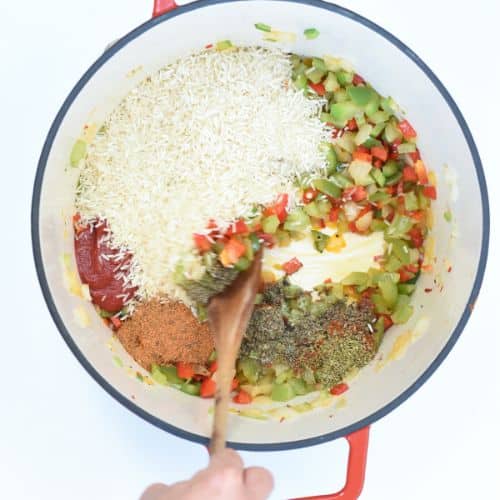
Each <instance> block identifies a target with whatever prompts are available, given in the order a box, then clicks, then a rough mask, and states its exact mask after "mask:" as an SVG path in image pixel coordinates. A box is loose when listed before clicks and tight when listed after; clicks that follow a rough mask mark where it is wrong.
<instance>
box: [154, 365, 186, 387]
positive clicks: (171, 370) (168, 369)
mask: <svg viewBox="0 0 500 500" xmlns="http://www.w3.org/2000/svg"><path fill="white" fill-rule="evenodd" d="M159 369H160V372H161V373H163V374H164V375H165V377H166V378H167V382H168V383H169V384H171V385H174V386H177V387H179V386H181V385H182V384H183V383H184V380H183V379H181V378H180V377H179V376H178V375H177V368H176V367H175V366H172V365H166V366H160V367H159Z"/></svg>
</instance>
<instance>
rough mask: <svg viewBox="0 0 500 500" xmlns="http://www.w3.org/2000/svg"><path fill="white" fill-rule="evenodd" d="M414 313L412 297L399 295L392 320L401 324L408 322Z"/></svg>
mask: <svg viewBox="0 0 500 500" xmlns="http://www.w3.org/2000/svg"><path fill="white" fill-rule="evenodd" d="M412 314H413V307H412V306H411V305H410V297H408V295H399V296H398V300H397V302H396V306H395V308H394V312H393V313H392V314H391V319H392V321H393V322H394V323H395V324H397V325H401V324H403V323H406V322H407V321H408V320H409V319H410V318H411V315H412Z"/></svg>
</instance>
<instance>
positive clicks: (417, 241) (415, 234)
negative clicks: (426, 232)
mask: <svg viewBox="0 0 500 500" xmlns="http://www.w3.org/2000/svg"><path fill="white" fill-rule="evenodd" d="M408 234H409V235H410V241H411V243H412V245H413V247H414V248H420V247H421V246H422V245H423V244H424V236H423V235H422V231H421V230H420V229H419V228H418V227H412V228H411V229H410V230H409V231H408Z"/></svg>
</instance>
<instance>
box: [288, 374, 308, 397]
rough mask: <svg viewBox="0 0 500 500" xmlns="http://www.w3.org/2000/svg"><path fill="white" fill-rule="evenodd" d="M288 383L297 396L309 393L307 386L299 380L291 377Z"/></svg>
mask: <svg viewBox="0 0 500 500" xmlns="http://www.w3.org/2000/svg"><path fill="white" fill-rule="evenodd" d="M288 383H289V384H290V387H291V388H292V390H293V392H294V393H295V394H296V395H297V396H302V395H304V394H307V393H308V392H309V388H308V387H307V384H306V383H305V382H304V381H303V380H302V379H301V378H296V377H293V378H291V379H290V380H289V381H288Z"/></svg>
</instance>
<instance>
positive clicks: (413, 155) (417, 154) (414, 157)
mask: <svg viewBox="0 0 500 500" xmlns="http://www.w3.org/2000/svg"><path fill="white" fill-rule="evenodd" d="M408 156H409V157H410V158H411V159H412V161H413V163H415V162H416V161H417V160H420V151H419V150H418V149H416V150H415V151H413V153H408Z"/></svg>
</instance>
